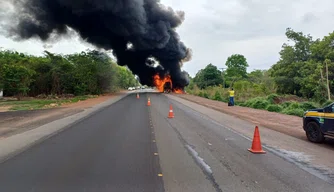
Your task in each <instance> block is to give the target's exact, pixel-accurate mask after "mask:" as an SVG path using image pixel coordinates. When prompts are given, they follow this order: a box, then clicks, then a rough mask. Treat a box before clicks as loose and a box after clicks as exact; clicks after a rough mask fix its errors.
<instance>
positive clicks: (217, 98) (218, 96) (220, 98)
mask: <svg viewBox="0 0 334 192" xmlns="http://www.w3.org/2000/svg"><path fill="white" fill-rule="evenodd" d="M212 99H213V100H216V101H222V100H223V98H222V96H221V95H220V93H219V91H216V92H215V95H214V96H213V97H212Z"/></svg>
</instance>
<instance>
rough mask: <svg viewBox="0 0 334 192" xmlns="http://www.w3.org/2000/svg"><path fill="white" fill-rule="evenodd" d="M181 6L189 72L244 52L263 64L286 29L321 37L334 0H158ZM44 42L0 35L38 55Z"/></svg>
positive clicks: (76, 47)
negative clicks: (183, 15) (190, 56)
mask: <svg viewBox="0 0 334 192" xmlns="http://www.w3.org/2000/svg"><path fill="white" fill-rule="evenodd" d="M161 2H162V3H163V4H165V5H167V6H170V7H172V8H173V9H174V10H182V11H184V12H185V21H184V23H183V24H182V25H181V26H180V27H179V28H178V32H179V34H180V36H181V40H182V41H183V42H184V43H185V44H186V45H187V46H188V47H190V48H191V49H192V50H193V58H192V60H191V61H190V62H187V63H185V65H184V67H183V69H184V70H186V71H188V72H189V73H190V74H191V75H192V76H193V75H195V74H196V72H197V71H198V70H200V69H201V68H203V67H205V66H206V65H207V64H209V63H212V64H214V65H216V66H218V67H225V66H224V63H225V61H226V59H227V57H228V56H230V55H231V54H236V53H239V54H243V55H244V56H245V57H246V59H247V61H248V63H249V65H250V67H249V71H250V70H253V69H268V68H269V67H270V66H271V65H272V64H274V63H276V61H277V60H278V58H279V55H278V52H279V51H280V49H281V46H282V44H283V43H284V42H287V40H286V38H285V35H284V33H285V30H286V28H287V27H291V28H292V29H294V30H295V31H302V32H304V33H305V34H308V33H309V34H311V35H312V36H313V37H315V38H322V37H323V36H324V35H327V34H328V33H330V32H332V31H333V30H334V11H333V7H334V1H333V0H279V1H278V0H224V1H221V0H182V1H181V0H161ZM43 45H44V44H42V43H39V42H37V41H36V40H28V41H25V42H14V41H12V40H10V39H6V38H5V37H3V36H0V47H3V48H5V49H14V50H17V51H20V52H25V53H30V54H35V55H40V54H41V53H42V52H43V50H45V48H44V47H45V46H43ZM87 48H91V49H92V48H93V46H91V45H89V44H86V43H82V41H80V40H79V38H77V39H70V40H69V39H66V40H62V41H59V42H57V43H56V44H54V45H53V46H52V47H51V48H50V47H49V48H47V50H49V51H51V52H57V53H73V52H80V51H84V50H86V49H87Z"/></svg>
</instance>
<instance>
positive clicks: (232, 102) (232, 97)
mask: <svg viewBox="0 0 334 192" xmlns="http://www.w3.org/2000/svg"><path fill="white" fill-rule="evenodd" d="M229 93H230V105H231V106H234V89H233V88H232V89H231V90H230V91H229Z"/></svg>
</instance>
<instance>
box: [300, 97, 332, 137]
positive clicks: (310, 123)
mask: <svg viewBox="0 0 334 192" xmlns="http://www.w3.org/2000/svg"><path fill="white" fill-rule="evenodd" d="M303 129H304V131H305V133H306V137H307V139H308V140H309V141H311V142H314V143H322V142H323V141H324V140H325V137H330V138H334V103H332V104H330V105H328V106H326V107H324V108H320V109H311V110H308V111H306V112H305V113H304V115H303Z"/></svg>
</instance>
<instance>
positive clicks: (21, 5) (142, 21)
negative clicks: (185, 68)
mask: <svg viewBox="0 0 334 192" xmlns="http://www.w3.org/2000/svg"><path fill="white" fill-rule="evenodd" d="M1 1H3V0H1ZM4 1H7V2H10V3H11V4H12V5H13V7H15V12H16V14H15V17H14V18H11V19H13V21H11V22H10V24H9V25H7V26H5V27H6V29H7V30H6V32H7V35H9V36H10V37H12V38H14V39H29V38H36V37H37V38H40V39H41V40H43V41H47V40H49V39H51V38H52V37H53V35H54V34H57V35H58V36H63V35H67V34H68V33H69V31H70V30H69V28H70V29H74V30H75V31H76V32H77V33H78V34H79V35H80V36H81V38H82V39H84V40H85V41H87V42H89V43H91V44H93V45H94V46H96V47H98V48H103V49H105V50H113V53H114V55H115V56H116V58H117V62H118V64H119V65H127V66H128V67H129V68H130V69H131V71H132V72H133V73H134V74H137V75H138V76H139V78H140V81H141V83H142V84H146V85H152V83H153V82H152V76H153V75H155V74H156V73H159V74H160V75H161V76H163V75H165V74H167V73H169V74H170V75H171V77H172V81H173V87H178V88H183V87H184V86H186V85H188V83H189V82H188V79H187V77H186V76H185V75H184V73H182V71H181V65H182V61H186V60H189V59H190V58H191V51H190V49H188V48H187V47H186V46H185V45H184V44H183V42H181V41H180V38H179V36H178V34H177V33H176V31H175V28H176V27H178V26H179V25H180V24H181V23H182V22H183V20H184V12H180V11H177V12H175V11H173V10H172V9H171V8H166V7H165V6H163V5H161V3H160V2H159V0H4ZM0 6H1V5H0ZM7 24H8V23H7ZM2 27H4V26H2ZM129 45H130V46H129ZM149 58H155V60H157V61H158V62H159V64H160V65H161V66H159V67H152V66H153V64H154V61H152V60H150V59H149Z"/></svg>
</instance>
